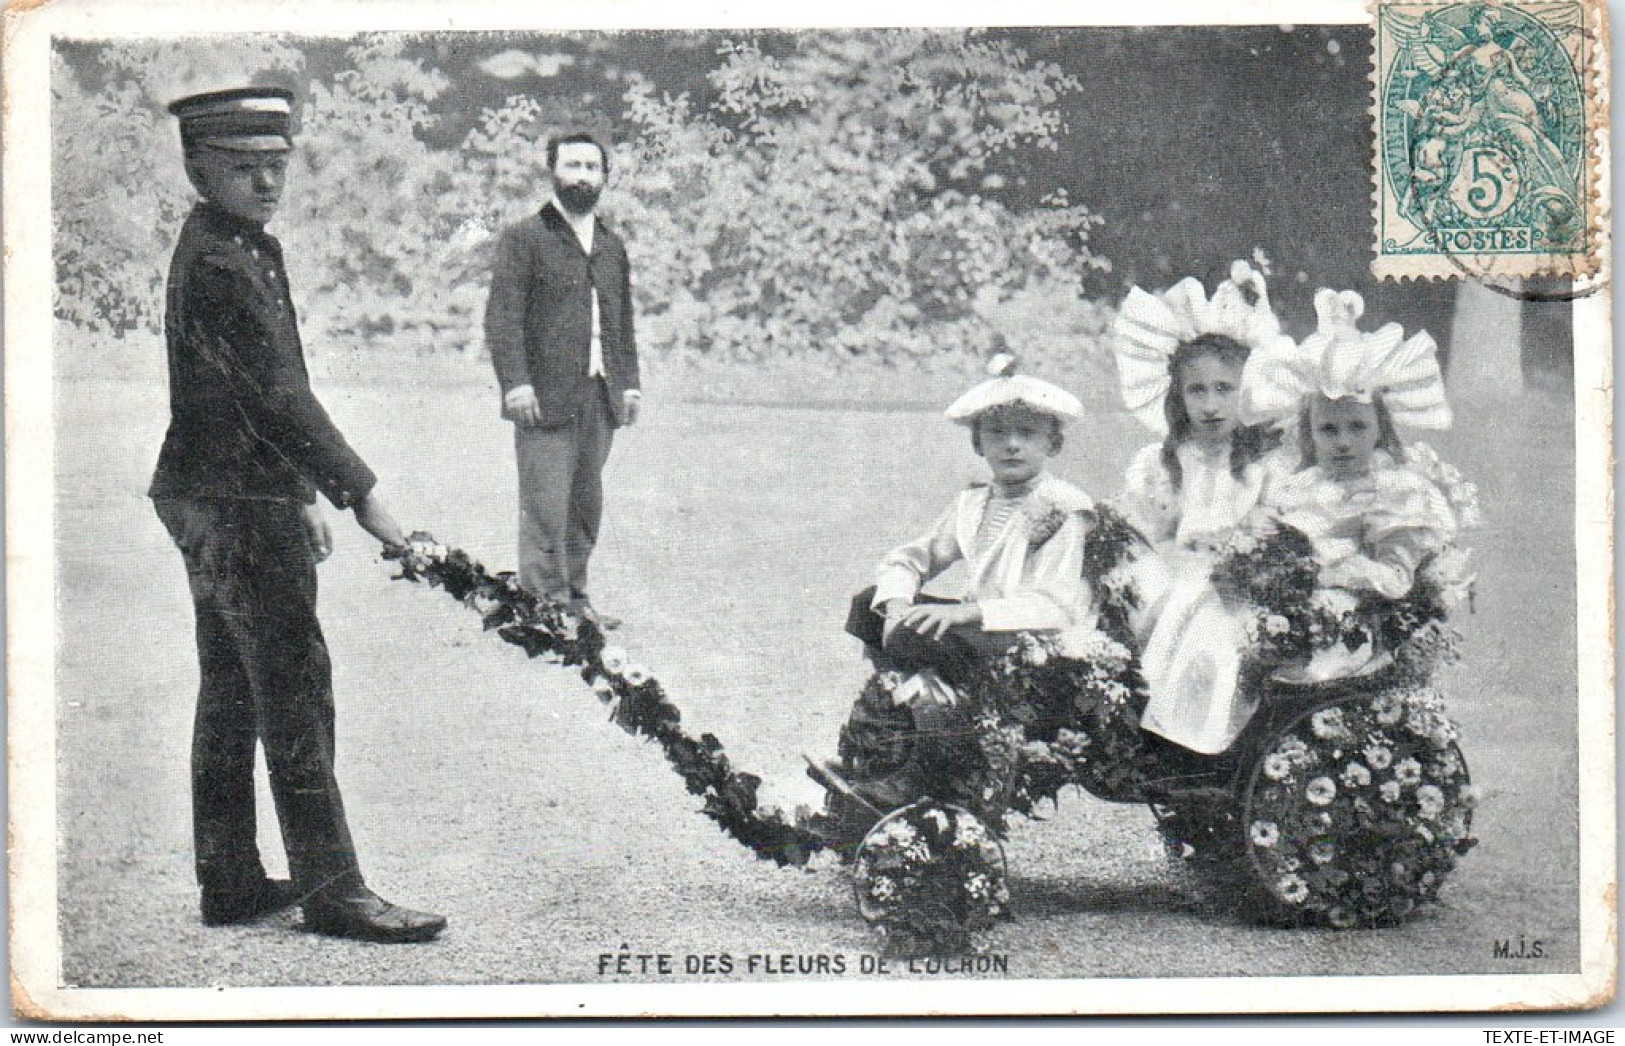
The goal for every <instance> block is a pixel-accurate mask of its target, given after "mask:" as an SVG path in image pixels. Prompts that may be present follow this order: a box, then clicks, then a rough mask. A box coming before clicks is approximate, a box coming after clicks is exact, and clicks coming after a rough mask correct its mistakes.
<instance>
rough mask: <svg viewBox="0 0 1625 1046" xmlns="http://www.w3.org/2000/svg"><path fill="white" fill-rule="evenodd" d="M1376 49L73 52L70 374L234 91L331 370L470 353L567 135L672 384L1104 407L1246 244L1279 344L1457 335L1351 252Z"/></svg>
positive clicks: (1022, 46) (1433, 301)
mask: <svg viewBox="0 0 1625 1046" xmlns="http://www.w3.org/2000/svg"><path fill="white" fill-rule="evenodd" d="M1370 46H1371V40H1370V34H1369V32H1368V31H1366V30H1365V29H1363V28H1358V27H1348V26H1311V27H1273V26H1265V27H1229V28H1223V29H1220V28H1194V27H1193V28H1166V27H1164V28H1159V29H1157V30H1156V31H1147V30H1144V29H1009V30H985V31H965V30H941V31H937V30H933V31H919V30H861V31H800V32H730V33H706V32H659V33H655V32H620V33H604V32H599V33H564V34H559V33H554V34H537V33H525V34H517V33H456V34H447V33H440V34H427V33H416V34H414V33H390V34H370V35H366V36H359V37H354V38H349V39H332V38H309V37H294V36H274V35H265V34H260V35H254V36H248V35H243V36H236V37H217V36H212V37H209V38H208V40H207V41H201V40H186V39H178V40H177V39H167V40H162V41H153V40H146V41H143V40H124V41H118V42H105V41H79V42H74V41H62V42H59V45H58V48H57V52H56V55H55V59H56V60H55V70H54V77H53V92H52V93H53V119H54V126H55V128H56V134H55V135H54V138H53V142H54V144H53V149H54V156H53V164H54V172H55V176H54V179H53V191H54V197H53V217H54V220H55V223H56V232H57V235H56V239H55V254H56V269H57V277H58V283H57V295H56V300H55V303H54V304H55V310H56V314H57V316H58V317H59V318H61V319H62V320H63V321H65V330H64V334H65V337H64V338H63V342H64V344H66V345H68V346H70V347H74V346H78V347H80V348H81V349H83V350H84V351H85V352H89V353H97V354H100V353H107V352H108V351H109V346H108V344H107V343H106V341H105V340H104V339H103V337H102V336H104V335H108V334H111V335H113V336H114V337H115V338H122V337H123V336H124V335H127V334H131V333H135V332H146V333H156V332H157V331H158V330H159V329H160V327H161V322H162V316H161V312H162V281H163V272H164V268H165V266H166V265H167V261H168V255H169V251H170V247H171V245H172V241H173V237H174V235H175V231H176V229H177V228H178V226H179V223H180V220H181V218H182V217H183V216H184V213H185V209H186V207H188V206H189V205H190V201H191V198H192V194H191V191H190V188H189V186H187V185H186V182H185V178H184V176H183V175H182V174H181V163H180V156H179V145H178V140H177V135H176V133H175V129H174V127H173V121H172V120H171V119H170V118H169V117H168V116H167V115H166V114H165V113H164V109H163V106H164V105H165V104H166V103H167V102H168V101H170V100H172V99H173V98H175V97H178V96H180V95H183V94H185V93H189V92H191V91H196V90H204V89H212V88H217V87H221V86H226V85H236V84H240V83H242V82H244V81H251V82H254V83H262V84H279V85H283V86H287V87H290V88H292V89H293V90H294V91H295V93H296V96H297V98H298V107H299V116H298V121H297V124H298V134H299V145H300V148H299V150H298V152H297V155H296V161H295V169H294V171H293V175H292V178H291V184H290V188H289V191H288V193H287V195H286V197H285V200H284V204H283V211H282V213H281V214H279V216H278V218H277V220H276V222H275V223H274V224H273V227H272V228H273V231H274V232H276V233H277V234H278V235H279V236H280V237H281V238H282V239H283V241H284V243H285V244H286V245H287V247H288V249H289V255H290V257H291V258H292V259H293V262H292V269H293V273H292V275H293V282H294V287H295V292H296V296H297V298H298V304H299V305H300V307H301V313H302V316H303V321H304V327H305V331H306V335H307V352H309V354H310V355H311V356H312V357H314V358H316V359H317V360H320V358H321V357H322V356H324V355H328V356H331V355H332V354H335V353H367V354H374V355H376V354H383V355H384V356H385V357H386V358H388V357H391V356H393V357H395V358H402V359H420V358H422V357H423V356H426V355H436V356H447V357H471V358H478V357H480V356H481V355H482V353H483V345H482V337H481V332H480V321H481V314H482V311H483V306H484V299H485V294H486V281H487V273H488V267H489V251H490V248H491V244H492V240H493V237H494V236H495V234H496V232H497V231H498V230H499V229H500V228H501V227H502V226H503V225H505V224H507V223H508V222H511V221H513V220H515V219H517V218H518V217H520V216H522V215H523V214H525V213H527V212H529V211H531V210H533V209H534V208H535V207H536V206H538V205H539V204H540V203H541V202H542V201H543V200H545V198H546V196H547V194H548V191H549V190H548V186H547V184H546V179H545V172H544V170H543V167H544V163H543V158H542V155H541V149H540V145H539V142H540V141H541V140H542V139H544V138H545V136H546V135H547V134H548V133H549V132H550V131H552V130H554V129H557V128H560V127H566V126H575V125H586V126H588V127H591V128H593V129H595V130H598V131H599V132H600V133H602V134H603V135H605V136H606V137H607V138H608V139H610V140H611V141H612V142H613V148H614V171H613V173H612V181H611V185H610V189H609V191H608V192H607V193H606V197H605V203H604V212H605V214H606V216H607V217H608V218H609V219H610V220H611V221H612V222H614V223H615V225H616V226H617V228H618V229H619V230H620V231H621V232H622V234H623V235H624V236H625V237H626V238H627V240H628V243H629V247H630V249H631V251H632V254H633V260H634V265H635V293H636V295H637V299H638V305H639V309H640V318H639V334H640V342H641V344H642V345H643V347H644V348H645V350H646V352H647V353H648V355H649V356H650V357H651V359H652V360H654V361H656V362H657V363H669V364H673V365H683V364H713V365H715V366H714V367H712V368H711V372H712V373H721V372H724V371H728V370H734V371H737V370H738V369H739V368H738V365H739V364H741V363H748V364H755V365H757V366H752V367H746V368H744V372H745V373H747V374H763V373H768V372H772V373H784V374H792V375H796V376H797V378H796V379H795V380H803V379H805V380H810V381H813V382H815V383H816V382H819V381H822V382H823V383H824V384H830V383H831V382H832V381H833V382H834V383H837V384H838V383H840V382H843V381H848V380H850V379H849V376H850V375H851V374H852V373H853V372H854V371H859V372H868V373H871V374H872V373H880V374H890V373H895V372H896V371H897V370H898V369H899V368H901V369H903V370H905V371H908V372H912V373H918V372H920V371H928V372H929V371H936V372H939V374H942V375H943V376H944V377H946V375H949V374H951V375H954V378H953V380H956V381H957V380H960V379H961V378H962V376H963V375H964V374H966V373H967V372H969V371H971V370H973V369H974V368H975V366H976V365H977V364H978V363H979V361H980V360H982V359H985V358H986V357H987V356H988V355H989V354H990V353H991V352H993V351H995V350H997V349H1000V348H1011V349H1013V350H1015V351H1017V352H1018V353H1019V354H1020V355H1021V356H1023V357H1024V359H1025V360H1026V361H1027V366H1028V367H1029V368H1030V369H1033V370H1037V371H1040V372H1045V373H1051V374H1052V375H1054V376H1057V377H1060V378H1062V379H1063V380H1070V381H1071V382H1072V383H1074V384H1076V385H1078V386H1079V387H1080V388H1082V389H1083V390H1084V391H1085V393H1086V394H1089V393H1090V390H1100V394H1099V395H1095V396H1092V398H1094V399H1096V400H1098V401H1100V402H1103V403H1104V402H1110V401H1111V400H1112V398H1113V397H1111V396H1110V395H1109V394H1108V392H1109V387H1110V385H1111V377H1112V375H1111V366H1110V361H1109V352H1108V351H1107V347H1106V346H1105V344H1104V340H1103V339H1102V337H1101V333H1102V331H1103V330H1104V329H1105V327H1106V325H1107V324H1108V323H1109V320H1110V315H1111V308H1112V307H1113V305H1114V304H1115V302H1116V301H1117V300H1119V299H1120V298H1121V296H1122V295H1123V294H1124V293H1125V292H1126V290H1127V288H1128V287H1129V286H1131V285H1133V284H1135V283H1141V284H1144V285H1146V286H1148V287H1154V288H1155V287H1164V286H1167V285H1169V284H1171V283H1173V282H1174V281H1175V280H1177V279H1178V278H1180V277H1182V276H1185V275H1197V276H1200V277H1203V278H1204V279H1206V280H1207V281H1208V282H1209V283H1210V284H1211V283H1212V282H1214V281H1216V280H1217V279H1219V278H1221V277H1222V275H1223V274H1224V273H1225V272H1226V271H1227V270H1228V267H1229V263H1230V261H1231V259H1233V258H1237V257H1244V256H1247V255H1249V254H1250V253H1252V251H1253V250H1254V249H1255V248H1260V249H1262V250H1263V252H1264V253H1265V254H1266V255H1267V256H1268V257H1269V258H1270V259H1271V260H1272V261H1273V263H1274V267H1275V277H1274V279H1273V281H1272V294H1273V296H1274V298H1275V300H1276V303H1277V305H1278V307H1280V308H1281V309H1282V310H1283V312H1284V314H1285V317H1286V320H1287V325H1288V329H1289V331H1290V332H1292V333H1295V334H1300V335H1301V334H1303V333H1306V332H1307V331H1308V330H1309V329H1310V328H1311V327H1312V326H1313V310H1312V305H1311V297H1312V294H1313V292H1314V290H1315V288H1317V287H1319V286H1327V285H1329V286H1336V287H1353V288H1356V289H1359V290H1360V291H1361V292H1362V293H1364V294H1365V295H1366V297H1367V301H1368V304H1369V308H1368V315H1371V316H1373V317H1378V318H1382V319H1395V320H1398V321H1399V322H1401V323H1404V324H1405V325H1406V326H1407V327H1408V328H1417V327H1423V328H1426V329H1428V330H1430V331H1432V332H1433V333H1434V334H1435V336H1436V337H1437V338H1438V340H1439V341H1440V343H1441V345H1443V346H1448V344H1449V337H1448V336H1449V331H1450V324H1451V319H1452V314H1451V308H1452V304H1453V295H1454V291H1453V288H1452V287H1451V285H1449V284H1446V283H1425V282H1417V281H1411V282H1408V283H1382V284H1378V283H1375V282H1373V281H1372V280H1371V279H1370V277H1369V275H1368V272H1367V269H1366V264H1367V262H1368V258H1367V257H1366V255H1365V253H1364V251H1363V250H1358V249H1351V248H1350V245H1363V244H1365V243H1366V242H1367V241H1368V239H1369V223H1370V217H1369V215H1370V182H1369V162H1370V160H1369V157H1370V152H1369V150H1370V129H1369V127H1368V126H1367V124H1366V122H1365V117H1364V104H1365V99H1366V97H1367V93H1368V85H1367V81H1366V77H1367V75H1368V67H1369V48H1370ZM1286 98H1290V99H1292V103H1291V104H1282V103H1281V102H1280V99H1286ZM1565 315H1566V310H1564V309H1563V308H1562V307H1561V306H1560V305H1558V306H1544V307H1543V306H1529V307H1526V309H1525V314H1524V320H1525V326H1526V329H1527V330H1530V331H1533V332H1534V334H1535V336H1532V337H1529V338H1527V339H1526V341H1525V348H1524V357H1525V358H1524V362H1525V366H1526V369H1528V370H1530V371H1531V372H1532V373H1533V374H1535V375H1538V376H1540V378H1541V379H1542V382H1543V383H1544V384H1548V385H1554V386H1556V387H1559V388H1561V387H1564V386H1565V384H1566V378H1567V376H1568V373H1569V360H1568V358H1567V344H1568V339H1567V338H1566V336H1565V335H1566V334H1567V331H1566V329H1565V328H1564V323H1565V322H1566V321H1565V319H1564V317H1565ZM764 364H765V365H768V366H761V365H764ZM865 365H877V366H878V370H877V367H876V366H865ZM855 387H856V388H862V387H864V386H862V384H861V383H859V385H857V386H855Z"/></svg>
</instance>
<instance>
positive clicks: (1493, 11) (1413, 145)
mask: <svg viewBox="0 0 1625 1046" xmlns="http://www.w3.org/2000/svg"><path fill="white" fill-rule="evenodd" d="M1602 23H1603V19H1602V15H1601V13H1600V12H1599V11H1598V10H1597V9H1596V7H1594V6H1593V5H1592V4H1590V3H1588V2H1582V0H1556V2H1549V3H1498V4H1487V3H1446V2H1437V0H1432V2H1429V0H1422V2H1414V0H1403V2H1392V3H1389V2H1379V3H1378V4H1377V6H1376V42H1375V52H1374V58H1375V65H1376V68H1375V81H1374V104H1373V111H1374V114H1375V119H1376V140H1375V157H1374V159H1375V165H1376V172H1375V183H1376V200H1375V218H1376V227H1375V245H1374V246H1375V251H1376V257H1375V259H1374V260H1373V262H1372V266H1371V268H1372V273H1373V275H1376V276H1379V277H1407V276H1409V277H1437V276H1443V277H1455V276H1471V277H1481V276H1506V277H1515V276H1532V275H1537V274H1551V275H1558V276H1584V275H1588V274H1590V273H1592V272H1594V271H1595V270H1596V267H1597V261H1598V258H1599V251H1598V242H1597V241H1598V237H1599V228H1600V226H1599V224H1598V221H1597V218H1598V213H1597V212H1598V201H1597V199H1596V198H1595V193H1594V190H1593V187H1594V185H1595V184H1596V179H1595V169H1594V168H1595V163H1596V155H1597V152H1596V150H1595V149H1593V147H1592V146H1593V144H1594V141H1593V139H1594V138H1595V137H1596V135H1597V130H1598V128H1597V126H1596V124H1597V120H1598V119H1600V117H1599V116H1598V112H1597V110H1598V109H1599V108H1600V103H1598V102H1597V100H1596V99H1595V98H1594V97H1593V96H1592V94H1591V93H1590V90H1589V87H1590V85H1591V80H1592V77H1591V62H1592V58H1593V55H1592V50H1593V49H1592V39H1593V36H1594V34H1595V33H1596V32H1598V31H1599V29H1600V26H1601V25H1602Z"/></svg>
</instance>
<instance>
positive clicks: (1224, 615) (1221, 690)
mask: <svg viewBox="0 0 1625 1046" xmlns="http://www.w3.org/2000/svg"><path fill="white" fill-rule="evenodd" d="M1114 333H1115V335H1116V346H1115V347H1116V352H1117V364H1118V375H1119V379H1120V382H1121V387H1122V393H1123V402H1124V405H1125V406H1127V407H1128V408H1129V410H1130V411H1131V412H1132V413H1133V414H1134V416H1135V417H1136V418H1137V419H1139V420H1140V421H1141V422H1142V423H1144V424H1145V425H1146V427H1147V428H1150V429H1152V430H1153V431H1155V432H1157V433H1159V434H1161V435H1162V436H1163V438H1162V439H1161V440H1159V441H1158V442H1155V443H1151V444H1148V445H1147V446H1145V447H1144V448H1142V449H1141V450H1140V451H1139V452H1138V453H1137V454H1135V456H1134V458H1133V460H1132V461H1131V462H1130V464H1129V467H1128V470H1127V473H1126V475H1125V478H1124V489H1123V492H1122V494H1121V495H1119V497H1118V499H1117V506H1118V508H1119V509H1120V510H1121V511H1122V513H1123V515H1124V516H1125V517H1126V518H1127V519H1128V520H1129V522H1131V523H1132V524H1134V526H1135V527H1136V528H1137V529H1138V530H1139V531H1140V533H1141V534H1142V535H1143V536H1144V537H1145V539H1146V540H1147V541H1148V542H1149V545H1150V548H1149V549H1145V550H1142V553H1141V554H1140V556H1139V557H1138V559H1137V561H1136V563H1135V564H1134V566H1133V567H1132V569H1131V574H1132V577H1133V583H1134V590H1135V601H1136V611H1135V613H1134V614H1133V615H1132V617H1131V622H1130V623H1131V625H1132V627H1133V630H1134V632H1135V637H1134V638H1135V640H1136V645H1137V646H1138V647H1139V652H1140V660H1141V671H1142V673H1143V674H1144V676H1145V679H1146V682H1147V687H1148V691H1149V699H1148V701H1147V704H1146V708H1145V710H1144V712H1143V713H1142V716H1141V726H1142V727H1143V728H1144V729H1145V730H1147V731H1149V732H1151V733H1153V734H1156V735H1159V736H1161V737H1163V738H1166V739H1167V740H1170V741H1173V742H1174V743H1176V744H1178V745H1180V746H1182V747H1184V748H1187V749H1190V750H1194V751H1196V752H1201V753H1205V754H1213V753H1218V752H1222V751H1223V750H1224V749H1225V748H1226V747H1228V745H1229V744H1230V742H1231V741H1233V740H1234V739H1235V737H1236V736H1237V735H1238V734H1239V733H1240V731H1241V728H1242V727H1243V726H1245V724H1246V722H1247V719H1248V718H1249V716H1250V715H1251V713H1252V704H1251V699H1250V697H1249V696H1248V695H1242V694H1238V686H1237V680H1238V676H1239V672H1240V668H1241V663H1240V656H1241V651H1242V649H1243V648H1244V647H1245V645H1246V639H1245V632H1244V622H1243V618H1242V616H1241V615H1240V614H1239V613H1238V612H1236V611H1235V610H1233V609H1231V608H1228V607H1226V606H1225V605H1224V604H1223V602H1222V601H1221V600H1220V599H1219V597H1218V594H1217V593H1216V592H1215V591H1214V590H1213V588H1212V586H1211V585H1210V584H1209V583H1208V574H1209V570H1210V568H1211V565H1212V561H1213V551H1214V549H1215V548H1217V547H1219V546H1220V545H1222V544H1223V542H1224V541H1225V540H1226V539H1227V538H1228V537H1229V536H1230V535H1231V533H1232V532H1233V531H1234V530H1235V528H1236V526H1237V524H1239V523H1240V522H1241V521H1242V520H1243V519H1245V518H1246V517H1247V515H1248V513H1250V512H1252V511H1253V510H1254V509H1255V508H1257V507H1258V505H1259V504H1260V502H1261V500H1262V499H1263V497H1264V493H1265V490H1266V488H1267V487H1268V486H1269V485H1270V484H1271V483H1272V482H1273V481H1274V480H1276V479H1278V478H1279V477H1280V476H1282V475H1284V474H1285V473H1286V472H1288V471H1289V470H1290V467H1291V466H1290V465H1289V464H1288V461H1289V460H1290V459H1291V458H1292V457H1293V456H1292V455H1291V454H1290V452H1289V451H1281V450H1279V449H1277V448H1279V447H1280V444H1281V442H1282V437H1281V432H1280V430H1279V429H1277V428H1275V427H1274V426H1273V425H1267V424H1265V425H1247V424H1243V419H1242V402H1243V400H1242V392H1243V388H1244V385H1245V384H1246V383H1247V379H1248V377H1249V376H1250V374H1251V370H1252V361H1253V360H1255V359H1257V358H1261V357H1263V356H1266V355H1276V356H1280V355H1285V354H1286V353H1288V352H1289V351H1290V350H1291V347H1292V341H1291V339H1290V338H1287V337H1286V336H1285V335H1283V334H1282V333H1281V324H1280V321H1279V319H1278V318H1277V317H1276V315H1275V313H1274V311H1273V310H1272V309H1271V308H1270V303H1269V297H1268V294H1267V293H1266V291H1265V286H1264V277H1263V275H1262V274H1261V273H1260V272H1258V270H1256V269H1254V268H1253V267H1252V266H1250V265H1248V264H1247V263H1246V262H1240V261H1238V262H1236V263H1235V264H1234V265H1233V266H1232V267H1231V272H1230V278H1229V279H1228V280H1226V281H1225V282H1224V283H1222V284H1220V286H1219V287H1218V289H1217V290H1216V291H1215V292H1214V294H1213V296H1212V298H1211V299H1210V298H1208V296H1207V294H1206V291H1205V289H1204V288H1203V286H1202V284H1201V283H1200V282H1199V281H1197V280H1195V279H1185V280H1182V281H1180V282H1179V283H1177V284H1175V285H1174V286H1173V287H1172V288H1170V289H1168V290H1167V291H1164V292H1163V293H1161V294H1149V293H1147V292H1146V291H1143V290H1141V289H1140V288H1138V287H1136V288H1134V289H1133V290H1132V291H1130V292H1129V296H1128V298H1127V299H1126V300H1125V301H1124V303H1123V306H1122V309H1121V310H1120V311H1119V314H1118V319H1117V322H1116V325H1115V328H1114Z"/></svg>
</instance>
